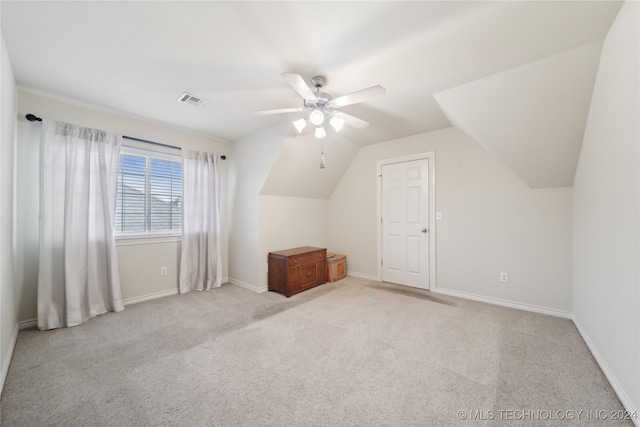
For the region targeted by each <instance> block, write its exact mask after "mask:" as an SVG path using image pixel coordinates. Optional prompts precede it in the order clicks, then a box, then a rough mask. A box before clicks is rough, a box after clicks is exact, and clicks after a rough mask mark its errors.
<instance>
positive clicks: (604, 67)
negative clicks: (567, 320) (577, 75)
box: [573, 1, 640, 410]
mask: <svg viewBox="0 0 640 427" xmlns="http://www.w3.org/2000/svg"><path fill="white" fill-rule="evenodd" d="M639 22H640V16H639V10H638V2H637V1H627V2H625V3H624V4H623V6H622V8H621V10H620V12H619V14H618V17H617V18H616V21H615V22H614V23H613V25H612V27H611V29H610V31H609V33H608V35H607V38H606V40H605V43H604V46H603V49H602V56H601V60H600V66H599V69H598V75H597V78H596V83H595V87H594V92H593V97H592V101H591V109H590V113H589V118H588V121H587V127H586V131H585V137H584V141H583V142H582V152H581V154H580V160H579V163H578V168H577V172H576V176H575V180H574V198H573V205H574V206H573V277H574V285H573V287H574V289H573V304H574V315H575V320H576V324H577V325H578V328H579V329H580V332H581V333H582V335H583V336H584V337H585V340H586V341H587V343H588V344H589V346H590V347H591V350H592V352H593V353H594V355H595V356H596V359H597V360H598V362H599V363H600V366H601V367H602V368H603V370H604V371H605V373H606V374H607V375H608V377H609V381H610V382H611V383H612V385H613V386H614V388H615V389H616V391H617V392H618V396H620V397H621V400H622V401H623V404H625V405H626V406H627V408H629V409H631V408H633V409H634V410H640V317H639V315H638V313H640V287H639V281H638V274H639V271H640V268H639V265H640V260H639V256H640V251H639V249H638V247H639V244H640V228H639V221H640V210H639V205H640V194H639V193H640V174H639V170H640V159H639V155H640V150H639V149H638V146H639V144H640V124H639V120H640V109H639V102H640V100H639V94H640V85H639V76H640V66H639V64H640V59H639V49H640V46H639V40H640V30H639Z"/></svg>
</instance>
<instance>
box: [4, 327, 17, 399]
mask: <svg viewBox="0 0 640 427" xmlns="http://www.w3.org/2000/svg"><path fill="white" fill-rule="evenodd" d="M17 341H18V324H16V326H15V328H13V334H12V335H11V340H10V341H9V348H8V349H7V354H6V355H5V356H6V358H5V359H4V362H3V363H2V372H1V373H0V375H2V377H1V378H0V396H2V390H4V382H5V381H6V380H7V374H8V373H9V365H11V358H12V357H13V350H14V349H15V348H16V342H17Z"/></svg>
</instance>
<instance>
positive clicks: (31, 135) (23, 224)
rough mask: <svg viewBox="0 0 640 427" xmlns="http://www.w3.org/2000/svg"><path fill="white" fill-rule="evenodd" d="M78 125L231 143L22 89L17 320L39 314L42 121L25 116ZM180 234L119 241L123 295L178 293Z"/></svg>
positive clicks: (199, 146)
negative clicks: (166, 272)
mask: <svg viewBox="0 0 640 427" xmlns="http://www.w3.org/2000/svg"><path fill="white" fill-rule="evenodd" d="M27 113H32V114H35V115H36V116H39V117H42V118H45V119H51V120H59V121H63V122H68V123H74V124H78V125H81V126H87V127H92V128H97V129H102V130H106V131H111V132H117V133H120V134H123V135H127V136H131V137H135V138H141V139H146V140H149V141H155V142H160V143H164V144H169V145H174V146H178V147H182V148H191V149H195V150H202V151H208V152H212V153H216V154H228V148H229V147H228V144H227V143H225V142H220V141H216V140H214V139H212V138H209V137H206V136H203V135H198V134H193V133H188V132H185V131H181V130H178V129H174V128H169V127H165V126H162V125H159V124H156V123H150V122H144V121H141V120H137V119H132V118H128V117H124V116H119V115H115V114H111V113H108V112H104V111H98V110H95V109H91V108H86V107H81V106H78V105H73V104H70V103H67V102H63V101H61V100H55V99H51V98H47V97H43V96H39V95H35V94H32V93H27V92H24V91H20V92H19V105H18V155H17V165H18V171H17V174H18V193H17V194H18V198H17V209H18V212H19V220H18V227H17V229H18V230H19V231H18V239H17V240H18V248H19V252H18V257H17V258H18V259H17V265H18V267H19V275H20V280H19V281H18V284H17V288H16V289H17V292H18V295H19V296H20V301H19V302H20V305H19V308H20V310H19V313H18V319H19V320H21V321H27V320H32V319H35V318H36V317H37V306H36V302H37V299H36V298H37V297H36V296H37V286H38V284H37V279H38V274H37V268H38V260H37V256H38V243H39V241H38V230H39V223H38V214H39V197H38V194H39V182H38V180H39V178H38V169H39V143H40V127H41V125H40V124H39V123H31V122H28V121H26V119H25V118H24V116H25V114H27ZM228 161H229V160H226V161H222V162H220V165H221V187H222V189H223V193H222V195H221V198H222V200H221V206H222V217H221V223H222V224H221V225H222V246H223V251H222V253H223V274H224V276H225V277H226V276H227V274H228V269H227V264H228V251H227V249H226V248H227V245H228V233H227V222H228V218H227V212H228V210H227V208H226V203H227V193H226V191H225V190H226V169H227V162H228ZM179 240H180V239H179V238H151V239H120V240H117V242H116V245H117V252H118V264H119V268H120V284H121V288H122V296H123V299H124V300H125V303H126V302H127V301H135V300H140V299H144V298H145V297H152V296H155V295H162V294H166V293H175V292H177V287H178V267H179V258H180V241H179ZM162 266H166V267H167V270H168V274H167V276H160V267H162Z"/></svg>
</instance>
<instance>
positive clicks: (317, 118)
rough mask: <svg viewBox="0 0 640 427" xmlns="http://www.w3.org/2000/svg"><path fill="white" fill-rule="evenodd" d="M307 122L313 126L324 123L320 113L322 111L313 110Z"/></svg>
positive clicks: (322, 115)
mask: <svg viewBox="0 0 640 427" xmlns="http://www.w3.org/2000/svg"><path fill="white" fill-rule="evenodd" d="M309 121H310V122H311V123H312V124H313V125H314V126H320V125H321V124H322V123H324V114H323V113H322V111H320V110H318V109H315V110H313V111H312V112H311V114H309Z"/></svg>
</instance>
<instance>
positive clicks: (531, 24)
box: [0, 0, 622, 196]
mask: <svg viewBox="0 0 640 427" xmlns="http://www.w3.org/2000/svg"><path fill="white" fill-rule="evenodd" d="M621 4H622V2H621V1H607V0H605V1H591V0H584V1H580V0H579V1H407V2H404V1H403V2H399V1H371V2H370V1H353V2H352V1H336V2H334V1H263V2H262V1H261V2H253V1H251V2H244V1H153V0H150V1H12V0H2V1H1V2H0V8H1V14H0V15H1V19H2V33H3V37H4V39H5V43H6V46H7V50H8V53H9V57H10V60H11V63H12V68H13V70H14V73H15V77H16V80H17V83H18V85H19V87H20V89H21V90H23V91H28V92H32V93H35V94H40V95H44V96H51V97H54V98H56V99H60V100H64V101H68V102H73V103H78V104H79V105H84V106H88V107H95V108H98V109H101V110H106V111H109V112H115V113H120V114H123V115H126V116H129V117H135V118H139V119H143V120H148V121H151V122H156V123H162V124H164V125H169V126H173V127H177V128H180V129H186V130H189V131H193V132H196V133H199V134H204V135H207V136H210V137H212V138H214V139H218V140H223V141H228V142H230V143H232V142H233V141H238V140H241V139H243V138H247V137H249V136H250V135H253V134H255V133H257V132H259V131H260V130H262V129H268V128H270V127H272V126H276V125H277V124H278V123H283V122H286V123H290V122H291V120H293V119H295V118H297V116H296V115H274V116H254V115H252V114H251V112H252V111H256V110H265V109H277V108H288V107H296V106H300V105H301V99H300V96H299V95H298V94H297V93H295V92H294V91H293V90H292V89H291V87H289V86H288V85H287V84H286V83H285V82H284V81H283V79H282V78H281V76H280V75H281V73H283V72H286V71H288V72H294V73H297V74H300V75H301V76H303V78H305V79H306V80H307V81H309V80H310V79H311V78H312V77H313V76H315V75H324V76H326V77H327V85H326V87H325V89H326V92H328V93H330V94H331V95H332V96H334V97H338V96H341V95H345V94H348V93H350V92H353V91H357V90H360V89H363V88H366V87H369V86H373V85H378V84H379V85H382V86H383V87H384V88H386V90H387V95H386V96H385V97H383V98H378V99H374V100H371V101H369V102H366V103H361V104H356V105H351V106H347V107H345V108H344V112H346V113H348V114H351V115H354V116H356V117H359V118H362V119H364V120H366V121H368V122H370V123H371V124H370V126H369V127H367V128H366V129H363V130H356V129H350V128H347V127H346V126H345V129H343V131H342V132H341V134H340V135H339V137H335V141H336V142H337V141H340V140H343V141H349V143H350V144H356V145H357V146H363V145H367V144H374V143H379V142H384V141H390V140H395V139H399V138H402V137H406V136H410V135H416V134H420V133H425V132H430V131H434V130H438V129H442V128H445V127H448V126H451V125H452V124H455V125H457V126H460V127H461V128H462V129H463V130H466V131H467V132H468V134H469V135H471V136H473V137H474V139H476V140H477V141H478V142H479V143H482V144H483V145H484V146H485V147H486V148H487V149H489V150H491V151H492V152H493V153H494V155H496V156H497V157H499V158H501V160H502V161H503V162H505V163H506V164H508V165H509V166H510V167H511V168H512V169H513V170H514V172H516V173H517V174H518V175H520V176H522V178H523V179H524V180H525V182H527V183H528V184H529V185H531V186H533V187H541V186H557V185H567V184H570V182H571V178H570V177H571V176H572V170H573V169H572V167H571V164H572V161H571V160H569V159H568V158H567V159H564V160H562V161H561V162H560V163H562V164H561V165H555V164H554V162H555V161H556V160H555V157H554V156H550V155H544V156H538V157H536V158H534V159H540V162H537V161H536V162H535V165H534V166H530V165H524V164H523V162H524V159H525V157H526V158H527V159H531V157H529V156H530V155H531V154H532V153H535V154H539V153H547V151H546V150H545V149H544V148H542V149H541V147H542V146H543V145H544V144H548V145H553V144H558V147H557V150H556V151H562V152H564V151H567V152H568V153H573V154H572V155H571V156H573V157H575V155H574V154H575V152H576V146H575V138H574V136H575V134H576V132H577V131H576V129H577V128H578V126H577V124H576V123H577V122H578V121H579V120H580V119H579V118H577V117H573V116H572V115H571V114H565V115H563V116H562V117H563V118H564V119H566V120H567V121H568V122H570V123H569V124H563V123H558V120H557V118H558V117H559V116H553V117H551V116H550V115H549V114H547V111H548V110H549V109H552V110H553V109H554V108H556V106H555V105H554V104H556V103H558V102H560V103H561V104H562V102H563V100H564V99H565V98H562V99H559V97H553V96H546V98H545V97H544V95H540V93H539V92H540V91H542V93H543V94H544V93H548V91H545V87H553V88H556V89H557V90H558V91H564V90H565V89H563V88H562V86H563V85H564V84H565V83H566V82H567V81H569V80H571V81H570V82H569V85H570V87H573V86H572V85H573V84H578V85H581V84H584V85H585V86H586V85H587V80H589V79H591V78H592V71H593V68H591V67H590V66H587V67H586V68H585V69H581V70H576V72H577V73H578V74H580V75H575V76H574V77H575V80H577V82H574V81H573V80H574V79H573V78H571V79H570V78H568V75H567V74H568V73H566V72H563V71H564V70H559V71H560V72H559V73H558V74H557V75H553V73H552V72H551V70H553V69H554V68H556V69H557V68H558V67H556V66H554V65H553V63H554V62H556V61H563V59H553V60H549V61H546V62H545V58H549V57H554V56H556V55H560V57H563V56H564V53H565V52H568V51H571V50H573V49H578V50H580V48H581V47H582V46H585V45H588V44H592V43H597V42H601V41H602V40H603V39H604V37H605V35H606V33H607V31H608V29H609V27H610V26H611V23H612V22H613V20H614V18H615V16H616V14H617V13H618V11H619V9H620V6H621ZM585 50H589V49H586V48H585ZM594 52H595V50H594ZM567 55H569V56H571V55H570V54H567ZM576 55H577V56H580V53H579V52H578V53H576ZM584 55H586V56H588V55H587V54H586V53H585V54H584ZM582 60H583V61H584V62H585V63H589V61H590V60H589V59H587V58H586V57H585V58H583V59H582ZM536 61H542V62H541V63H540V64H538V65H531V68H528V67H527V64H530V63H535V62H536ZM579 61H581V59H580V58H575V59H566V62H568V65H569V66H574V65H575V64H577V63H578V62H579ZM519 67H524V68H523V69H522V70H519ZM536 67H540V68H541V71H542V72H545V73H546V74H545V77H544V78H540V77H538V76H537V75H536ZM574 69H575V68H574ZM509 70H513V71H509ZM502 73H505V75H504V76H503V75H502ZM582 73H585V76H582ZM521 74H522V75H521ZM494 75H495V77H491V76H494ZM470 82H478V83H477V84H476V83H470ZM467 84H468V85H469V86H468V87H465V85H467ZM503 85H504V86H503ZM540 85H542V86H540ZM575 90H576V91H577V90H578V88H575ZM183 91H187V92H190V93H192V94H194V95H196V96H199V97H202V98H204V99H206V100H208V103H207V104H206V105H205V106H204V107H203V108H200V109H197V108H194V107H192V106H189V105H185V104H180V103H178V102H176V99H177V98H178V97H179V96H180V94H181V93H182V92H183ZM559 93H562V92H559ZM434 94H439V95H438V101H436V98H435V97H434ZM511 94H518V95H517V96H516V95H513V96H512V95H511ZM465 96H469V97H471V98H470V100H469V104H470V106H464V105H463V104H464V103H463V102H462V98H464V97H465ZM571 96H575V97H576V98H575V103H573V104H572V103H568V104H566V106H565V107H566V108H568V109H571V108H573V107H575V108H576V110H575V111H581V112H582V111H585V108H588V99H587V97H585V96H583V99H584V101H585V104H584V105H577V104H578V101H577V98H579V97H580V96H579V95H577V94H574V92H572V95H571ZM543 98H544V99H543ZM529 100H532V102H531V103H530V104H529V105H525V104H527V102H528V101H529ZM489 101H490V102H489ZM465 102H466V101H465ZM487 106H490V108H488V109H487ZM513 106H516V107H518V108H511V107H513ZM441 107H442V108H441ZM476 107H478V108H476ZM480 107H482V108H480ZM514 109H515V110H516V111H513V110H514ZM518 109H519V110H520V111H526V112H527V114H526V115H525V114H521V115H519V116H518V115H516V114H515V112H517V111H518ZM443 110H444V111H443ZM556 110H557V109H556ZM33 113H36V114H37V111H33ZM445 113H446V114H445ZM489 113H492V114H491V115H490V114H489ZM474 114H476V115H477V116H475V117H473V115H474ZM576 115H577V113H576ZM489 116H490V117H489ZM526 116H529V117H536V118H537V119H534V120H533V121H532V123H530V122H528V121H527V120H525V119H524V117H526ZM507 117H508V118H509V120H507V119H506V118H507ZM485 119H486V120H487V122H486V123H479V122H482V121H483V120H485ZM550 119H554V120H552V121H548V120H550ZM574 122H575V123H574ZM516 123H520V124H521V125H522V126H524V127H522V128H520V130H519V131H518V129H517V127H516ZM489 127H493V128H494V129H489ZM536 127H538V129H537V132H536V133H535V135H537V136H538V138H540V139H543V143H544V144H543V143H541V141H540V140H539V139H538V138H533V137H530V135H533V134H532V133H531V132H532V129H533V128H536ZM503 128H504V129H503ZM541 129H545V131H544V132H543V131H542V130H541ZM554 132H555V133H554ZM565 136H569V138H568V139H565ZM283 138H290V136H288V135H283ZM534 139H535V140H534ZM294 141H295V142H296V144H297V143H298V142H299V143H301V144H302V145H301V146H297V145H295V144H294ZM507 141H509V143H511V145H509V144H507ZM326 143H327V144H331V142H330V141H329V138H327V141H326ZM350 144H347V146H346V148H345V151H344V152H343V151H342V150H338V149H334V151H333V152H335V153H340V154H339V155H338V158H337V161H333V160H332V161H329V159H327V160H328V161H327V168H329V167H335V168H339V170H337V171H335V172H334V171H331V173H330V174H324V175H318V174H320V171H319V170H318V169H319V168H316V167H315V163H316V162H317V161H318V158H319V155H318V150H317V148H315V147H313V148H312V145H311V144H306V139H305V138H304V137H296V138H292V139H291V140H287V143H286V144H284V145H283V152H282V153H280V157H281V159H282V160H281V161H280V160H279V161H278V165H277V167H275V168H274V170H273V174H274V175H273V178H269V180H268V182H266V183H265V185H264V191H266V192H269V193H274V192H283V193H287V194H298V193H299V191H298V190H297V189H296V188H294V185H293V184H290V185H289V186H287V187H279V185H277V183H280V182H284V181H286V182H303V181H304V182H307V183H309V182H315V180H316V179H318V180H324V183H323V184H322V185H323V186H324V188H322V189H320V188H317V189H313V190H308V191H309V192H308V193H306V196H310V195H311V194H314V195H316V194H325V195H326V194H328V193H330V192H331V191H332V189H333V187H332V186H333V185H335V182H336V177H339V176H341V174H342V173H344V171H345V170H346V168H347V167H348V164H347V162H346V159H348V158H349V155H350V154H348V153H350V150H351V149H352V145H350ZM541 144H542V145H541ZM560 145H562V148H560ZM305 149H308V150H309V153H307V152H303V151H304V150H305ZM519 150H521V151H522V152H523V153H527V155H526V156H525V155H520V154H518V151H519ZM333 152H332V151H331V149H330V148H327V152H326V155H327V156H331V155H333V154H332V153H333ZM343 153H344V155H343ZM298 156H299V157H298ZM571 156H567V157H571ZM307 157H308V158H309V159H311V160H307ZM542 160H544V162H543V161H542ZM306 162H310V163H313V164H314V166H313V167H310V166H309V167H302V166H301V165H303V164H306ZM574 162H575V160H574ZM330 165H331V166H330ZM532 167H533V168H535V167H539V168H544V169H548V170H550V171H552V172H550V177H551V178H549V179H542V177H540V176H539V175H540V174H539V173H537V172H530V171H529V169H531V168H532ZM562 170H564V171H562ZM325 172H326V171H325ZM334 174H335V175H334ZM318 185H320V184H318ZM277 188H282V189H281V190H278V189H277ZM308 188H313V186H309V187H308Z"/></svg>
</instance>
